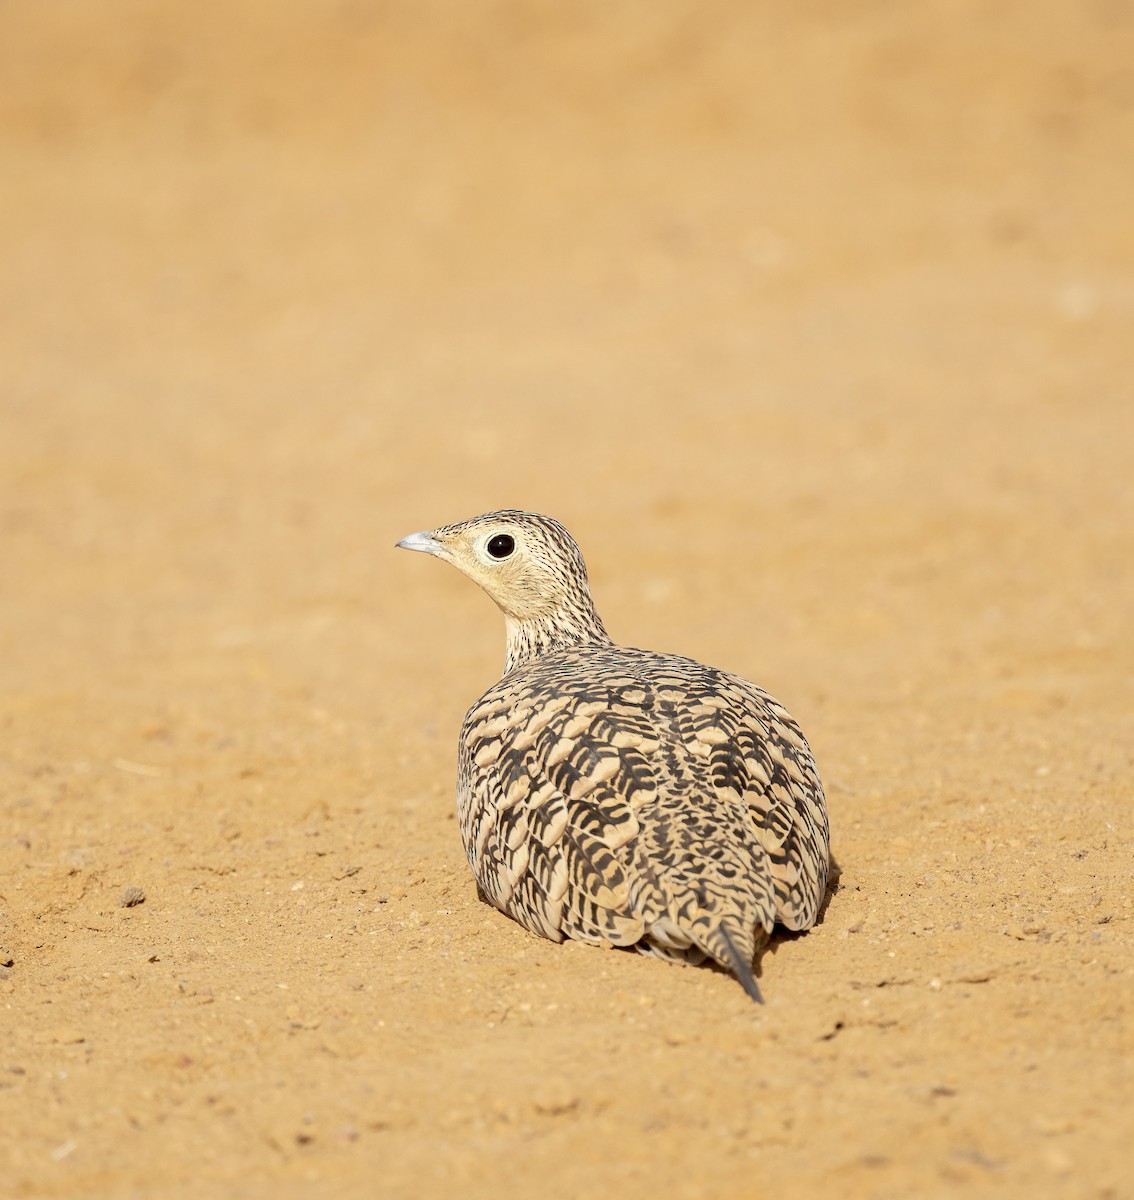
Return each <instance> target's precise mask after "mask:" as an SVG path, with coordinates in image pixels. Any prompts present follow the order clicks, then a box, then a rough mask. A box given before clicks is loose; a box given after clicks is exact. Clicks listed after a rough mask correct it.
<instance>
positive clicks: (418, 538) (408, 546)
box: [396, 530, 441, 554]
mask: <svg viewBox="0 0 1134 1200" xmlns="http://www.w3.org/2000/svg"><path fill="white" fill-rule="evenodd" d="M396 549H398V550H420V551H421V552H422V553H423V554H436V553H437V552H438V551H439V550H440V549H441V543H440V542H439V541H438V540H437V539H436V538H435V537H434V536H433V534H432V533H429V532H428V531H425V530H423V531H422V532H421V533H411V534H410V535H409V536H408V537H404V538H402V540H401V541H400V542H398V543H397V546H396Z"/></svg>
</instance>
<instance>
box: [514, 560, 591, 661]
mask: <svg viewBox="0 0 1134 1200" xmlns="http://www.w3.org/2000/svg"><path fill="white" fill-rule="evenodd" d="M504 629H505V633H506V635H507V638H508V645H507V649H506V654H505V660H504V674H505V675H507V674H509V673H510V672H512V671H514V670H515V669H516V668H517V667H522V666H524V665H525V664H527V663H530V662H532V661H533V660H534V659H537V658H539V657H540V656H541V655H544V654H554V653H555V652H556V651H557V650H571V649H574V648H575V647H576V646H588V645H600V646H601V645H611V644H612V643H611V639H610V635H609V634H608V633H607V632H606V627H605V626H604V625H603V623H602V618H601V617H600V616H599V615H598V610H597V609H596V608H595V602H594V601H593V600H592V599H591V593H590V589H589V588H588V587H587V585H586V583H585V582H584V583H583V585H582V589H581V590H580V591H577V592H575V594H573V595H572V596H571V597H570V598H569V602H568V603H564V605H563V606H562V607H561V608H559V609H557V610H556V611H555V612H554V613H552V614H551V615H550V616H545V617H531V618H528V619H527V620H522V621H521V620H516V618H514V617H510V616H508V615H507V614H505V616H504Z"/></svg>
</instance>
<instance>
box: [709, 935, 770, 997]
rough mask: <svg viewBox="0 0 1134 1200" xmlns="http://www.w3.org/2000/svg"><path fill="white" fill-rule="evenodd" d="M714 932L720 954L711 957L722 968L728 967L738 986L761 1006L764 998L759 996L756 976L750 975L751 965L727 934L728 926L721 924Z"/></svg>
mask: <svg viewBox="0 0 1134 1200" xmlns="http://www.w3.org/2000/svg"><path fill="white" fill-rule="evenodd" d="M716 932H717V933H718V935H719V937H720V949H721V951H722V953H719V954H714V955H713V957H714V958H716V959H717V960H718V961H720V962H721V965H722V966H725V967H728V969H729V970H730V971H731V972H732V973H733V974H734V975H735V976H736V978H737V979H738V980H739V981H740V986H741V987H742V988H743V989H744V990H745V991H746V992H747V993H748V994H749V996H751V997H752V999H753V1000H755V1001H756V1003H757V1004H763V1003H764V997H763V996H761V995H760V988H759V985H758V984H757V983H756V976H755V975H754V974H753V973H752V963H751V962H750V961H749V960H748V959H747V958H745V956H744V952H743V951H742V950H741V948H740V946H739V945H738V944H737V941H736V939H735V938H734V937H733V936H732V934H731V933H730V932H729V929H728V926H727V925H724V924H722V925H720V926H718V928H717V931H716Z"/></svg>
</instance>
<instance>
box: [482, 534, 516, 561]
mask: <svg viewBox="0 0 1134 1200" xmlns="http://www.w3.org/2000/svg"><path fill="white" fill-rule="evenodd" d="M515 548H516V539H515V538H514V537H512V535H511V534H508V533H498V534H497V535H496V536H495V537H490V538H489V539H488V553H489V554H491V555H492V557H493V558H507V557H508V555H509V554H511V553H512V551H513V550H515Z"/></svg>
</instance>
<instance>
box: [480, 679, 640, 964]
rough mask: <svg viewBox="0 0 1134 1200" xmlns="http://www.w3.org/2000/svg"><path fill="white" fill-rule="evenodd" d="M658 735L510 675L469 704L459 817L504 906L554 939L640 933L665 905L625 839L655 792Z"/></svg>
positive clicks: (485, 880)
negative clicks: (647, 894) (647, 897)
mask: <svg viewBox="0 0 1134 1200" xmlns="http://www.w3.org/2000/svg"><path fill="white" fill-rule="evenodd" d="M505 684H510V685H511V686H504V685H505ZM650 732H651V731H650V727H649V722H648V720H646V719H644V714H641V713H638V714H636V713H634V712H633V711H631V712H628V713H623V714H620V713H617V712H613V711H611V710H610V709H609V707H608V705H607V703H606V701H605V699H592V700H590V701H589V702H588V700H587V699H586V696H585V692H584V693H583V694H582V695H578V696H567V695H563V694H559V695H555V694H549V693H548V692H547V691H546V690H545V689H543V688H540V687H538V686H527V687H525V686H524V683H523V681H509V680H508V679H507V678H506V679H505V680H504V681H502V682H501V684H498V685H497V686H496V687H495V688H493V689H492V690H491V691H490V692H489V693H488V694H487V695H485V696H484V698H483V699H482V700H481V701H479V702H478V703H477V704H476V705H474V706H473V708H472V709H470V710H469V714H468V716H467V717H466V718H465V723H464V726H463V728H462V731H461V739H460V763H459V780H460V783H459V788H458V806H459V809H460V810H461V811H460V814H459V815H460V818H461V827H462V832H463V834H464V838H465V850H466V853H467V855H468V858H469V862H470V864H471V866H472V868H473V873H474V875H475V876H476V878H477V881H478V882H479V883H480V885H481V888H482V889H483V891H484V892H485V894H486V895H487V896H488V898H489V899H490V900H491V901H492V902H493V903H494V904H495V905H496V906H497V907H498V908H501V909H503V910H504V911H505V912H507V913H509V914H510V915H511V916H513V917H515V918H516V920H518V921H519V922H520V923H521V924H522V925H524V926H526V927H527V928H528V929H531V930H532V931H533V932H535V933H540V934H542V935H543V936H545V937H550V938H553V939H554V940H556V941H559V940H561V939H562V938H563V937H571V938H574V939H577V940H579V941H585V942H591V943H599V942H609V943H611V944H613V945H616V946H627V945H633V944H634V943H635V942H637V941H639V940H640V939H641V938H642V937H643V935H644V933H645V929H646V921H647V920H648V918H649V917H650V916H651V915H654V912H655V910H656V911H657V912H660V911H661V909H660V908H659V907H658V904H657V903H654V904H652V905H651V904H650V903H648V902H647V903H645V904H643V902H642V899H643V898H642V895H641V892H642V890H643V889H642V887H641V884H640V881H638V880H636V879H635V878H634V871H633V868H632V864H631V862H630V861H629V859H628V856H627V855H626V853H625V847H626V846H627V845H628V844H629V843H631V842H633V841H634V839H636V838H637V837H638V835H639V832H640V823H639V819H638V814H639V812H640V811H641V810H642V808H643V807H644V806H646V805H648V804H650V803H651V802H652V801H653V800H654V799H655V798H656V796H657V781H656V778H655V771H654V767H653V766H652V764H651V762H650V758H649V754H650V752H651V750H652V749H654V748H656V745H657V743H656V741H653V742H651V739H650V736H649V735H650Z"/></svg>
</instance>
